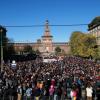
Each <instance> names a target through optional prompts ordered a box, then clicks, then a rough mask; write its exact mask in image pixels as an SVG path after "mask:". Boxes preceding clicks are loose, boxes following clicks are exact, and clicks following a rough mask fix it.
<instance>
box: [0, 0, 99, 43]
mask: <svg viewBox="0 0 100 100" xmlns="http://www.w3.org/2000/svg"><path fill="white" fill-rule="evenodd" d="M96 16H100V0H0V25H3V26H7V25H8V26H9V25H37V24H39V25H43V24H45V20H47V19H48V20H49V22H50V24H87V23H90V22H91V21H92V20H93V18H95V17H96ZM87 28H88V27H87V26H73V27H50V30H51V34H52V35H53V36H54V37H53V41H54V42H57V41H58V42H68V41H69V38H70V36H71V33H72V32H73V31H82V32H87ZM7 30H8V31H7V36H8V37H9V38H11V39H13V40H14V41H19V42H20V41H24V42H35V41H36V40H37V39H39V38H41V36H42V35H43V33H44V27H30V28H13V27H7Z"/></svg>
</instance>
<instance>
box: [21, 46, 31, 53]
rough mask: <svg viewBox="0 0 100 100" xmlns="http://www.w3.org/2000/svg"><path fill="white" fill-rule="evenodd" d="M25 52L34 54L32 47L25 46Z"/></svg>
mask: <svg viewBox="0 0 100 100" xmlns="http://www.w3.org/2000/svg"><path fill="white" fill-rule="evenodd" d="M23 51H24V52H26V53H32V52H33V50H32V46H30V45H26V46H24V50H23Z"/></svg>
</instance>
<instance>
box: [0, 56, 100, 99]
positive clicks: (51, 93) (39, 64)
mask: <svg viewBox="0 0 100 100" xmlns="http://www.w3.org/2000/svg"><path fill="white" fill-rule="evenodd" d="M0 100H100V63H96V62H94V61H92V60H86V59H83V58H80V57H73V56H68V57H64V58H63V59H62V60H57V61H54V62H50V63H45V62H43V61H42V59H39V58H38V59H36V60H32V61H25V62H17V64H16V67H12V66H11V64H4V69H3V71H2V72H0Z"/></svg>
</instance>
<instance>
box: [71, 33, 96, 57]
mask: <svg viewBox="0 0 100 100" xmlns="http://www.w3.org/2000/svg"><path fill="white" fill-rule="evenodd" d="M70 46H71V52H72V54H73V55H76V56H82V57H90V56H91V57H95V55H97V52H96V51H97V50H96V48H95V46H96V37H94V36H93V35H91V34H84V33H82V32H79V31H76V32H73V33H72V35H71V38H70Z"/></svg>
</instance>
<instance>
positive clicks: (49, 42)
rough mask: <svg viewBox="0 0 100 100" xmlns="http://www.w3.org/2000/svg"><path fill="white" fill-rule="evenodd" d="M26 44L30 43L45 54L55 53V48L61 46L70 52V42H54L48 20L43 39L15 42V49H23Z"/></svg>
mask: <svg viewBox="0 0 100 100" xmlns="http://www.w3.org/2000/svg"><path fill="white" fill-rule="evenodd" d="M26 45H30V46H31V47H32V49H33V50H39V51H40V52H41V53H42V54H43V55H49V54H55V48H56V47H59V48H60V49H61V51H62V52H65V53H66V54H69V52H70V46H69V43H68V42H53V36H52V35H51V33H50V29H49V22H48V20H46V23H45V31H44V34H43V36H41V39H38V40H37V42H35V43H14V48H15V51H17V52H21V51H23V49H24V47H25V46H26Z"/></svg>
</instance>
